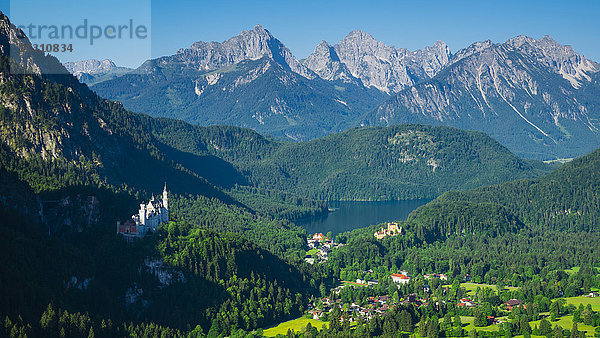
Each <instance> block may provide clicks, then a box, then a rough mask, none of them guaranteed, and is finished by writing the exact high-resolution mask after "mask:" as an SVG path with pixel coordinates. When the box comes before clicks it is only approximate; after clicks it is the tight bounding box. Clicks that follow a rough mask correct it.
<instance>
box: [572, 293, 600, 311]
mask: <svg viewBox="0 0 600 338" xmlns="http://www.w3.org/2000/svg"><path fill="white" fill-rule="evenodd" d="M565 299H566V300H567V304H573V305H575V306H577V307H579V304H583V306H586V305H588V304H592V310H594V311H600V297H593V298H591V297H585V296H578V297H569V298H565Z"/></svg>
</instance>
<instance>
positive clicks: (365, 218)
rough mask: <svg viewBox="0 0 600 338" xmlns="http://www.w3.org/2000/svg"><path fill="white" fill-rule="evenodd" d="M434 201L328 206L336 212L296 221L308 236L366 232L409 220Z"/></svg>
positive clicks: (347, 203)
mask: <svg viewBox="0 0 600 338" xmlns="http://www.w3.org/2000/svg"><path fill="white" fill-rule="evenodd" d="M429 201H431V200H428V199H427V200H405V201H382V202H341V201H337V202H329V208H330V209H335V211H332V212H330V213H329V214H327V215H326V216H319V217H312V218H307V219H301V220H296V221H295V223H296V224H297V225H299V226H301V227H303V228H304V229H306V231H307V232H308V233H309V234H314V233H316V232H321V233H323V234H327V232H329V231H331V232H333V235H334V236H335V235H337V234H339V233H341V232H345V231H350V230H354V229H358V228H364V227H367V226H369V225H373V224H379V223H383V222H391V221H403V220H406V217H407V216H408V214H410V213H411V212H412V211H413V210H415V209H416V208H418V207H420V206H421V205H423V204H425V203H427V202H429Z"/></svg>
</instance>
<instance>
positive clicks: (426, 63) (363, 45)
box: [304, 30, 451, 93]
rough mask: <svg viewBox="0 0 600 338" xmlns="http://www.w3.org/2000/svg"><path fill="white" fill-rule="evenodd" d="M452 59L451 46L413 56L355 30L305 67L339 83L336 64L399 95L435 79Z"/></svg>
mask: <svg viewBox="0 0 600 338" xmlns="http://www.w3.org/2000/svg"><path fill="white" fill-rule="evenodd" d="M450 56H451V53H450V50H449V49H448V46H447V45H446V44H445V43H443V42H442V41H437V42H436V43H435V44H434V45H433V46H431V47H426V48H425V49H423V50H416V51H414V52H410V51H408V50H407V49H405V48H400V49H397V48H395V47H394V46H389V45H386V44H385V43H383V42H381V41H378V40H377V39H375V38H374V37H373V36H372V35H370V34H368V33H365V32H363V31H360V30H353V31H351V32H350V33H348V35H346V36H345V37H344V38H343V39H342V40H341V41H340V42H339V43H337V44H336V45H334V46H331V45H329V44H328V43H326V42H324V41H322V42H321V43H319V45H318V46H317V47H316V48H315V51H314V53H313V54H312V55H311V56H309V57H308V58H307V59H306V60H305V62H304V65H306V66H307V67H308V68H309V69H311V70H312V71H314V72H315V73H317V74H318V75H319V76H320V77H322V78H323V79H326V80H336V79H337V77H336V76H334V75H333V73H332V71H333V70H334V68H336V69H340V67H341V66H339V65H335V66H333V63H332V62H338V63H340V65H343V66H344V67H345V68H347V69H348V71H349V73H350V75H351V76H352V77H354V78H357V79H360V80H361V81H362V83H363V84H365V85H366V86H369V87H371V86H372V87H375V88H377V89H379V90H381V91H384V92H387V93H396V92H398V91H400V90H402V89H404V88H406V87H407V86H410V85H412V84H414V83H416V82H418V81H420V80H423V79H427V78H430V77H432V76H434V75H435V74H436V73H437V72H438V71H439V70H440V69H441V68H442V67H443V66H444V65H446V64H447V63H448V60H449V58H450Z"/></svg>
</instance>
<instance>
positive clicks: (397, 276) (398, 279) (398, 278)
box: [392, 271, 410, 284]
mask: <svg viewBox="0 0 600 338" xmlns="http://www.w3.org/2000/svg"><path fill="white" fill-rule="evenodd" d="M403 272H405V271H403ZM392 281H393V282H394V283H397V284H406V283H408V282H410V277H408V273H406V274H404V273H393V274H392Z"/></svg>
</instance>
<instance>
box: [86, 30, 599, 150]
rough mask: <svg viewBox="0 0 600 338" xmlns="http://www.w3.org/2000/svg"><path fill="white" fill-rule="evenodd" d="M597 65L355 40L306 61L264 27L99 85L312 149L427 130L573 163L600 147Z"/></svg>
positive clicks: (501, 47) (516, 48) (539, 49)
mask: <svg viewBox="0 0 600 338" xmlns="http://www.w3.org/2000/svg"><path fill="white" fill-rule="evenodd" d="M599 70H600V66H599V65H598V64H597V63H595V62H593V61H591V60H588V59H587V58H585V57H584V56H581V55H579V54H577V53H576V52H575V51H574V50H573V49H572V48H571V47H570V46H563V45H560V44H559V43H557V42H556V41H554V40H553V39H552V38H550V37H548V36H545V37H543V38H541V39H538V40H536V39H533V38H530V37H526V36H518V37H515V38H512V39H510V40H508V41H506V42H504V43H492V42H491V41H483V42H476V43H474V44H472V45H471V46H468V47H467V48H464V49H461V50H459V51H457V52H456V53H454V54H453V53H451V52H450V49H449V48H448V46H447V45H446V44H445V43H444V42H441V41H437V42H435V43H434V44H433V45H432V46H429V47H425V48H423V49H421V50H416V51H408V50H406V49H404V48H396V47H393V46H389V45H386V44H384V43H383V42H380V41H378V40H376V39H375V38H374V37H372V36H371V35H369V34H367V33H365V32H361V31H352V32H350V33H349V34H348V35H347V36H346V37H345V38H344V39H342V40H341V41H340V42H338V43H336V44H334V45H331V44H329V43H327V42H325V41H322V42H321V43H319V44H318V45H317V46H316V48H315V50H314V52H313V53H312V54H311V55H310V56H309V57H307V58H306V59H303V60H298V59H296V58H295V57H294V56H293V55H292V53H291V51H290V50H289V49H288V48H287V47H285V45H284V44H283V43H282V42H281V41H279V40H278V39H277V38H275V37H274V36H273V35H272V34H271V33H270V32H269V31H268V30H266V29H265V28H264V27H262V26H256V27H254V29H252V30H250V31H243V32H242V33H240V34H239V35H237V36H235V37H232V38H231V39H229V40H227V41H224V42H222V43H219V42H202V41H200V42H196V43H194V44H192V45H191V46H190V47H188V48H184V49H181V50H179V51H178V52H177V53H176V54H174V55H171V56H164V57H161V58H158V59H153V60H148V61H146V62H145V63H144V64H143V65H142V66H140V67H139V68H137V69H135V70H134V71H132V72H129V73H126V74H125V75H123V76H119V77H117V78H114V79H111V80H107V81H102V82H99V83H96V84H95V85H93V86H92V89H93V90H94V91H95V92H96V93H98V94H99V95H101V96H104V97H107V98H110V99H114V100H118V101H121V102H122V103H123V104H124V106H125V107H126V108H128V109H131V110H133V111H136V112H143V113H147V114H150V115H152V116H163V117H172V118H177V119H182V120H185V121H187V122H190V123H194V124H199V125H212V124H223V123H225V124H231V125H236V126H241V127H246V128H252V129H254V130H256V131H258V132H261V133H266V134H269V135H273V136H275V137H278V138H287V139H292V140H310V139H313V138H317V137H321V136H324V135H327V134H329V133H334V132H339V131H343V130H346V129H348V128H351V127H354V126H365V125H391V124H396V123H426V124H436V125H449V126H454V127H457V128H461V129H471V130H479V131H483V132H485V133H488V134H490V135H491V136H493V137H494V138H496V139H497V140H498V141H499V142H501V143H502V144H503V145H505V146H506V147H508V148H509V149H510V150H511V151H513V152H515V153H517V154H518V155H520V156H523V157H527V158H535V159H555V158H568V157H574V156H577V155H581V154H584V153H587V152H589V151H591V150H593V149H595V148H596V147H597V146H598V144H599V143H600V133H599V131H598V128H599V126H598V114H599V112H598V109H599V108H598V107H599V102H598V99H597V97H598V95H597V94H598V92H599V91H600V87H599V86H598V78H599V75H598V74H599V72H598V71H599Z"/></svg>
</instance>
